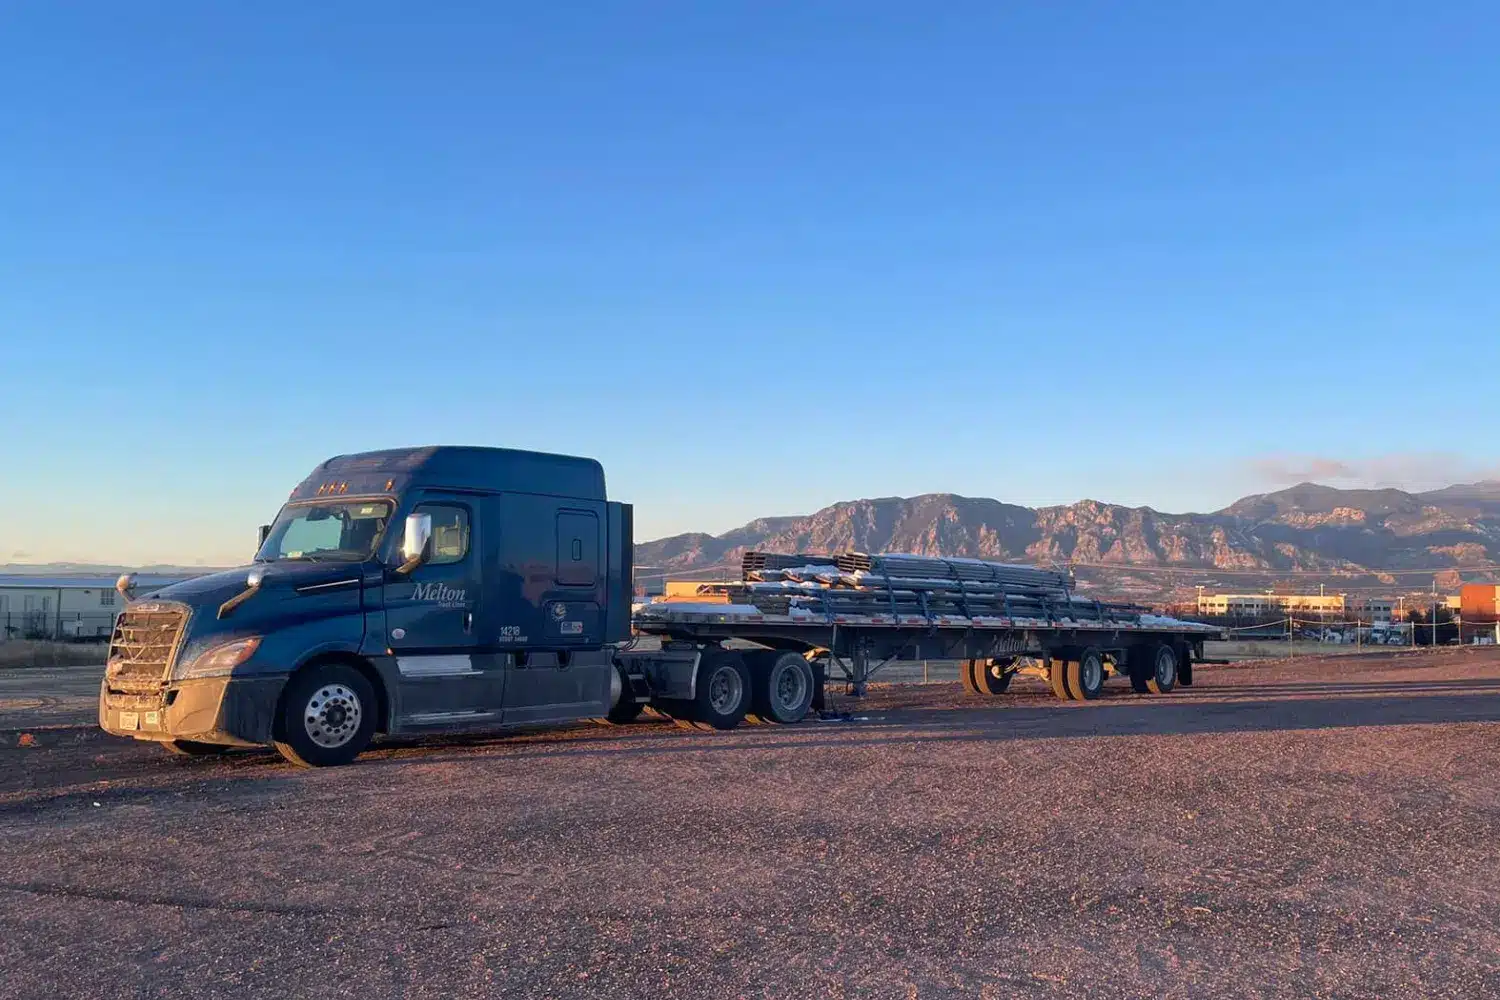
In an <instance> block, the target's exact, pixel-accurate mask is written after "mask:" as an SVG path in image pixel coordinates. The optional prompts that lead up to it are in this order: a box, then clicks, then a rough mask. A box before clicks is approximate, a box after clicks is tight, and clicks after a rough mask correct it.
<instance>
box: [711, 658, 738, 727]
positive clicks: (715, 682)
mask: <svg viewBox="0 0 1500 1000" xmlns="http://www.w3.org/2000/svg"><path fill="white" fill-rule="evenodd" d="M744 694H745V685H744V682H743V681H741V680H740V672H739V671H738V670H736V669H734V668H733V667H720V668H719V669H718V670H715V671H714V674H713V676H712V677H711V678H709V681H708V703H709V705H710V706H711V707H712V708H713V710H714V711H715V712H718V713H719V714H720V715H728V714H730V713H731V712H733V711H734V710H735V709H737V708H739V707H740V699H741V698H743V697H744Z"/></svg>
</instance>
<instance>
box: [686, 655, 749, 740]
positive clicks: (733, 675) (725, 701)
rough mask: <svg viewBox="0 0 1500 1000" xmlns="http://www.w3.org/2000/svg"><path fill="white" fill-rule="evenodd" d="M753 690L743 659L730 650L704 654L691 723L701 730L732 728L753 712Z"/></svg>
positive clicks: (693, 702)
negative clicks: (751, 706)
mask: <svg viewBox="0 0 1500 1000" xmlns="http://www.w3.org/2000/svg"><path fill="white" fill-rule="evenodd" d="M752 690H753V688H752V685H751V679H750V669H749V668H748V667H746V666H745V658H744V657H743V656H741V655H740V654H739V653H737V652H733V651H730V650H725V651H723V652H720V653H719V654H718V655H714V656H710V655H708V654H705V655H704V656H703V658H702V660H701V661H700V662H699V664H698V680H697V692H696V694H695V696H694V698H693V700H692V702H691V703H690V704H691V706H692V708H691V712H692V718H691V721H692V722H693V723H694V724H696V726H697V728H699V729H733V728H734V727H735V726H737V725H739V724H740V722H741V720H743V719H744V718H745V713H746V712H748V711H749V710H750V698H751V692H752ZM674 718H675V716H674Z"/></svg>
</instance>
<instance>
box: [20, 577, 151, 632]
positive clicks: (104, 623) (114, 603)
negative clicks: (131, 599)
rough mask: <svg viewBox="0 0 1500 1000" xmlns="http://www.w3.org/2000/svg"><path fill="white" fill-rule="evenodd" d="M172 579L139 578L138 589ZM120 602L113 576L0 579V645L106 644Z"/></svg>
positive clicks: (121, 598) (121, 604) (123, 602)
mask: <svg viewBox="0 0 1500 1000" xmlns="http://www.w3.org/2000/svg"><path fill="white" fill-rule="evenodd" d="M175 579H177V578H172V577H141V578H140V581H141V587H142V589H143V590H149V589H153V588H156V587H164V586H166V585H167V584H169V583H172V582H174V581H175ZM124 604H125V599H124V598H123V597H121V596H120V595H119V594H118V593H117V592H116V591H115V578H114V577H108V578H106V577H79V576H64V577H42V576H36V577H31V576H6V577H3V578H0V642H4V641H6V640H7V639H61V640H64V641H69V640H87V639H108V638H109V634H110V632H112V631H113V630H114V626H115V616H116V615H117V614H119V613H120V608H122V607H123V606H124Z"/></svg>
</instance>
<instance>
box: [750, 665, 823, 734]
mask: <svg viewBox="0 0 1500 1000" xmlns="http://www.w3.org/2000/svg"><path fill="white" fill-rule="evenodd" d="M756 666H757V667H758V669H756V670H754V671H752V674H753V680H754V685H755V687H754V692H753V695H754V698H753V710H754V713H755V714H756V715H757V716H759V717H760V719H761V720H762V721H763V722H779V723H781V724H783V725H790V724H792V723H796V722H801V721H802V720H803V719H805V718H807V713H808V710H809V709H811V708H812V702H813V695H814V694H815V693H816V691H815V689H816V679H815V678H814V677H813V670H812V667H810V666H809V665H808V663H807V660H805V659H804V658H803V657H802V656H801V655H800V654H798V653H773V654H771V655H769V656H764V657H762V658H761V660H760V662H759V663H758V664H757V665H756Z"/></svg>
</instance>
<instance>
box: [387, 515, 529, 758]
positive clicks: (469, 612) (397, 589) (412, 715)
mask: <svg viewBox="0 0 1500 1000" xmlns="http://www.w3.org/2000/svg"><path fill="white" fill-rule="evenodd" d="M480 506H481V505H480V503H479V502H478V498H474V497H468V496H464V495H462V494H443V493H438V492H435V491H430V490H429V491H426V492H424V493H423V495H422V499H421V501H420V502H419V503H418V504H417V505H416V507H414V508H413V512H414V513H418V514H430V515H431V516H432V554H431V558H429V559H428V561H427V562H426V563H424V564H422V565H421V566H418V567H417V568H416V569H415V570H413V571H412V572H411V573H410V574H408V575H407V576H405V577H397V578H395V579H393V580H391V581H390V582H388V583H387V584H386V587H385V620H386V632H387V639H386V641H387V642H388V643H389V645H390V649H391V652H392V653H393V654H394V655H395V658H396V669H397V672H398V674H399V676H400V680H399V683H400V686H401V691H400V695H401V697H400V706H401V708H400V719H399V725H400V727H401V728H403V729H406V728H424V727H432V728H447V729H462V728H481V727H483V726H485V725H487V724H493V723H496V722H498V721H499V720H500V715H501V711H502V706H503V703H504V699H503V695H504V684H505V670H504V659H503V658H502V657H499V656H496V655H494V654H493V653H490V654H486V653H485V652H484V650H483V648H482V646H481V643H480V641H479V631H478V630H477V629H476V628H475V621H474V619H475V615H476V614H479V613H480V598H481V594H482V587H483V585H484V579H483V563H484V560H483V558H482V552H483V548H482V545H483V542H484V525H483V523H481V522H482V520H483V519H482V517H481V516H480V513H481V511H480Z"/></svg>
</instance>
